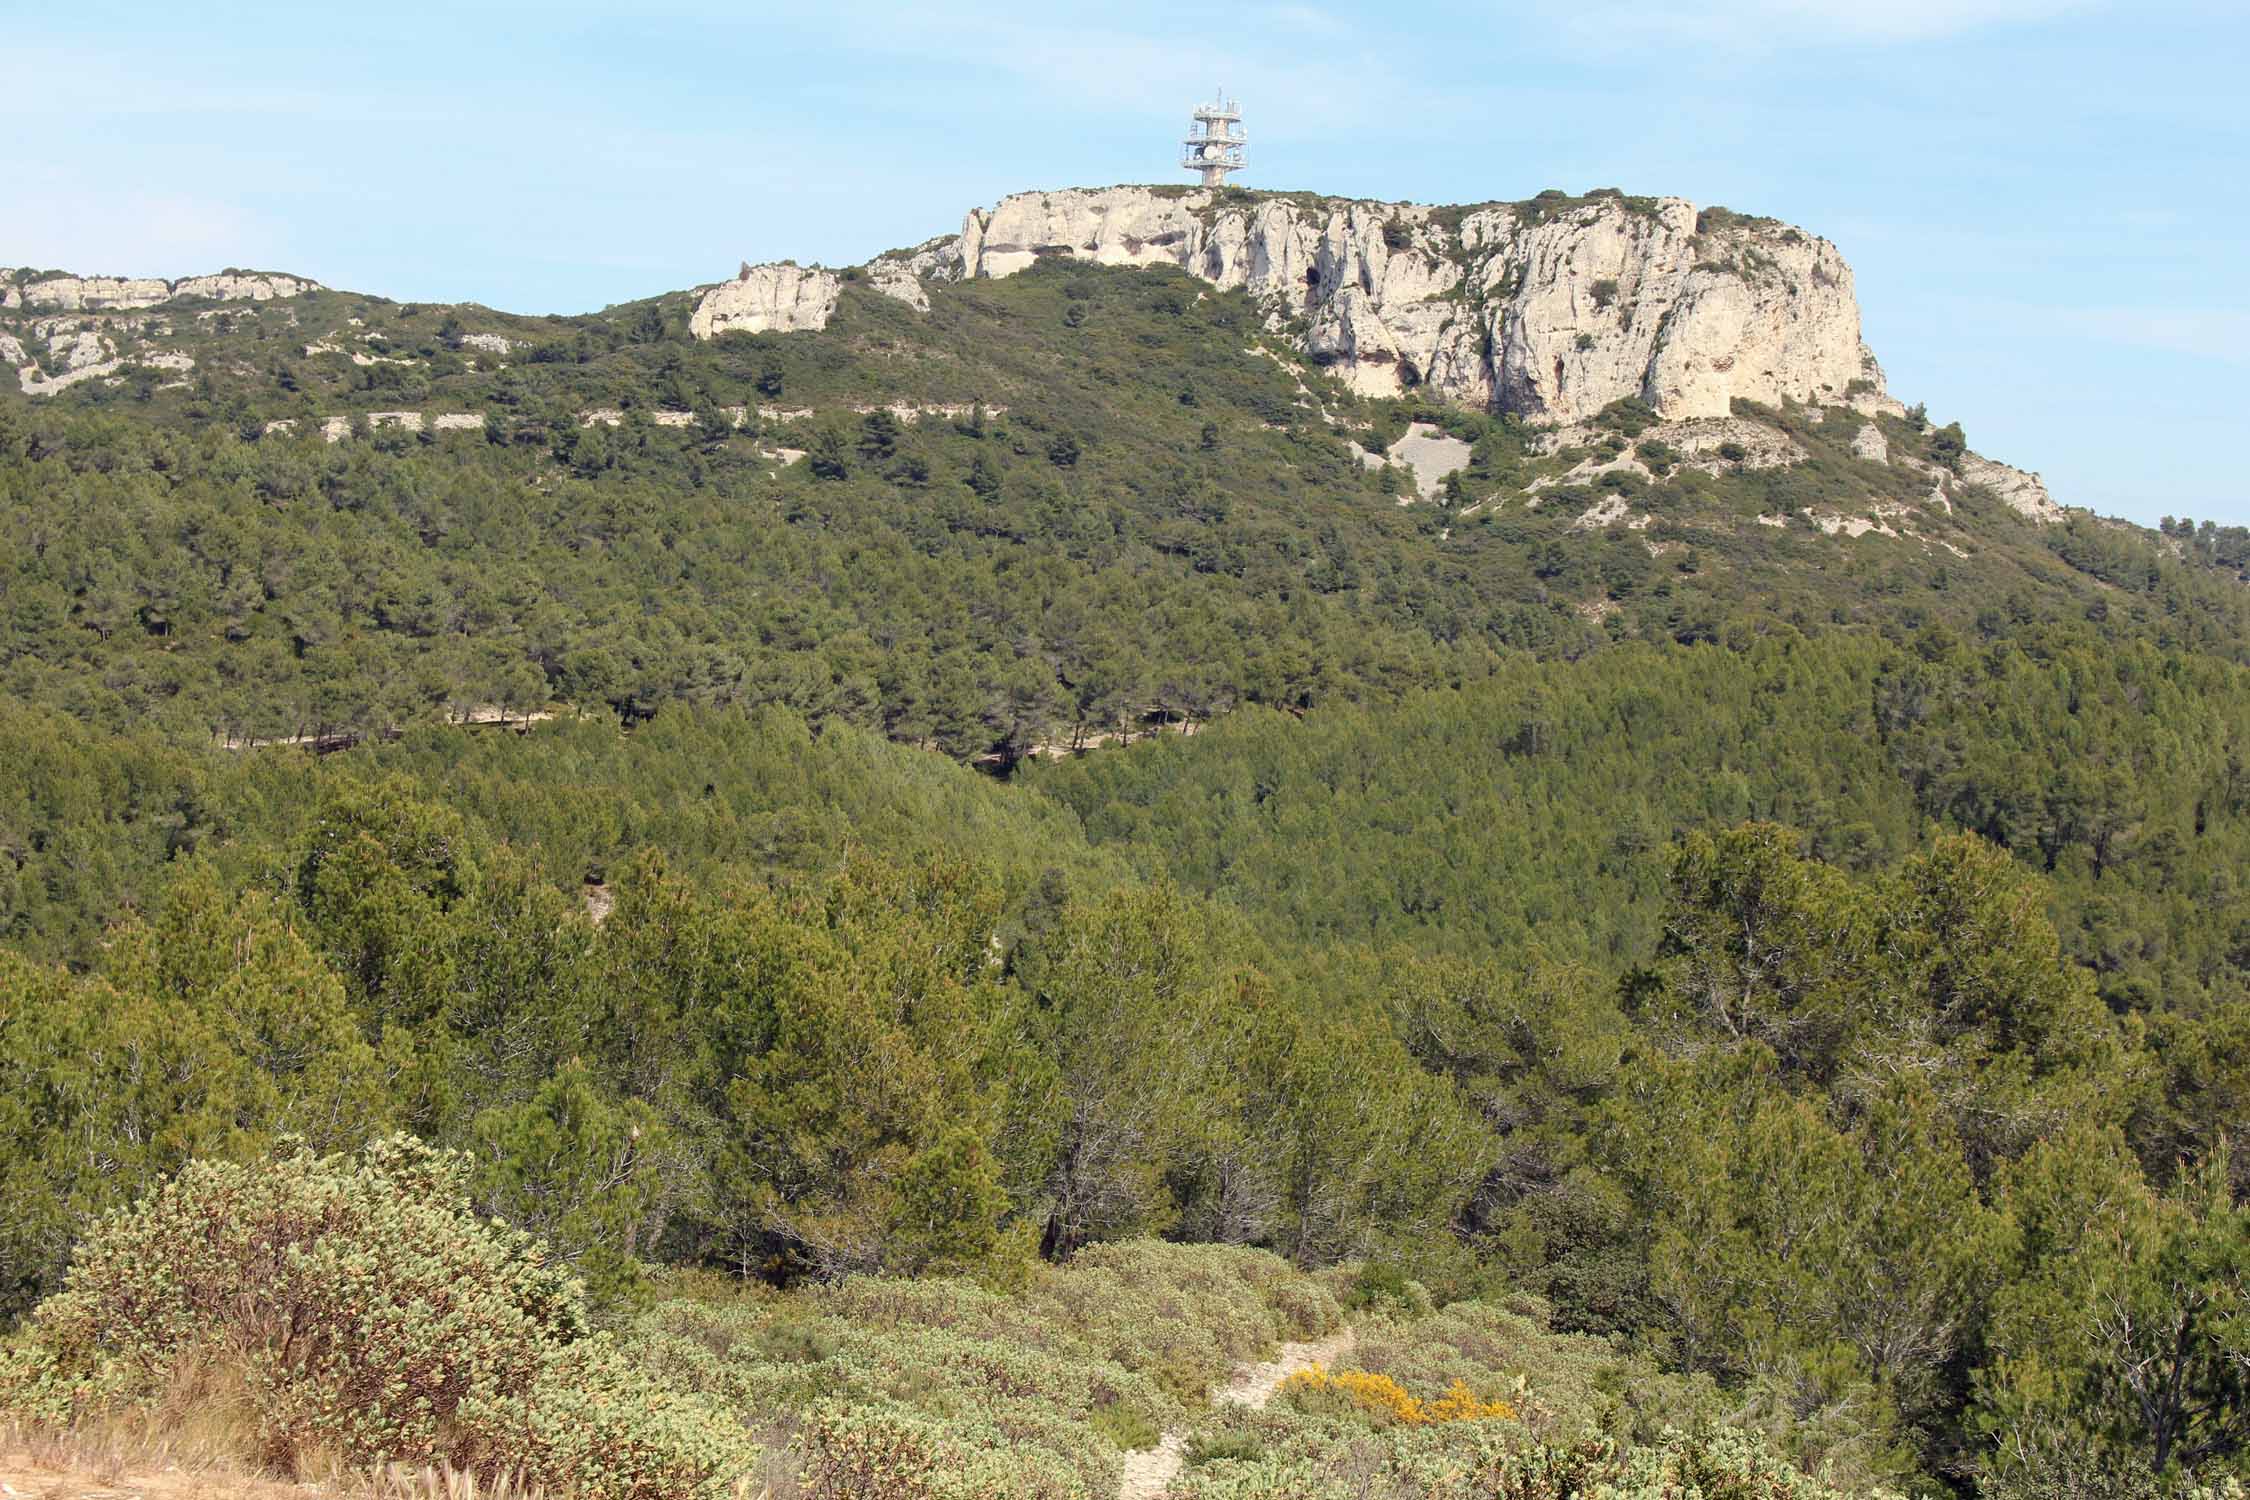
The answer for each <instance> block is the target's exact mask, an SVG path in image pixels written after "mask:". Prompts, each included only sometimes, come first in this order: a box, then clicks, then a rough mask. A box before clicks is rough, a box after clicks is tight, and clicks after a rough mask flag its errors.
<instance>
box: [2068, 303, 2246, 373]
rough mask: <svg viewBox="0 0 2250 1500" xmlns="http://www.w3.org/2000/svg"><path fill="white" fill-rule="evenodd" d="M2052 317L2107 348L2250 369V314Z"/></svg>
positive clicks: (2095, 312)
mask: <svg viewBox="0 0 2250 1500" xmlns="http://www.w3.org/2000/svg"><path fill="white" fill-rule="evenodd" d="M2052 316H2053V317H2054V319H2055V321H2056V322H2057V323H2059V324H2060V325H2061V326H2062V327H2064V328H2067V329H2071V330H2073V331H2076V332H2079V333H2082V334H2084V335H2085V336H2087V337H2088V338H2093V339H2099V340H2101V341H2103V342H2105V343H2112V344H2125V345H2129V346H2131V347H2133V348H2137V349H2157V350H2161V351H2163V352H2164V353H2167V354H2185V355H2190V356H2192V357H2194V358H2197V359H2208V360H2215V361H2217V362H2219V363H2221V364H2230V365H2250V312H2226V311H2213V310H2210V309H2197V308H2157V307H2092V308H2061V309H2054V310H2053V311H2052Z"/></svg>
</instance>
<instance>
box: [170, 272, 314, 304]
mask: <svg viewBox="0 0 2250 1500" xmlns="http://www.w3.org/2000/svg"><path fill="white" fill-rule="evenodd" d="M319 290H320V283H319V282H317V281H307V280H305V279H304V278H303V277H301V276H276V275H271V274H268V273H264V272H248V271H222V272H220V273H219V274H218V275H216V276H190V277H188V278H187V279H186V280H184V281H175V282H173V283H172V296H173V297H174V298H175V299H177V298H181V297H205V298H208V299H210V300H211V301H213V302H273V301H278V300H279V299H281V298H284V297H302V296H304V295H305V293H307V292H317V291H319Z"/></svg>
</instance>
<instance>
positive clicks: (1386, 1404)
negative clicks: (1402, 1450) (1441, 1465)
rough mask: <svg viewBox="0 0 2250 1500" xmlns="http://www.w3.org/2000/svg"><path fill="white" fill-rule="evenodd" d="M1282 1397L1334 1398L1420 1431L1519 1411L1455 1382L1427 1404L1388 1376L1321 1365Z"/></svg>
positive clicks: (1501, 1418)
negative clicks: (1435, 1424) (1427, 1426)
mask: <svg viewBox="0 0 2250 1500" xmlns="http://www.w3.org/2000/svg"><path fill="white" fill-rule="evenodd" d="M1280 1393H1281V1395H1282V1396H1283V1397H1284V1398H1295V1399H1297V1400H1298V1401H1300V1403H1301V1402H1302V1399H1303V1398H1304V1397H1307V1396H1318V1395H1320V1394H1323V1393H1334V1394H1336V1395H1338V1396H1341V1397H1343V1398H1344V1399H1345V1400H1346V1401H1348V1402H1350V1403H1351V1405H1353V1406H1354V1407H1356V1408H1358V1409H1359V1410H1360V1411H1362V1412H1365V1413H1366V1414H1367V1415H1369V1416H1371V1417H1374V1418H1375V1419H1377V1420H1378V1421H1379V1422H1382V1423H1386V1424H1387V1423H1392V1422H1397V1423H1401V1424H1404V1425H1405V1426H1408V1427H1419V1426H1422V1425H1424V1424H1426V1423H1431V1422H1496V1421H1497V1422H1512V1421H1514V1420H1515V1416H1516V1409H1515V1408H1514V1407H1513V1406H1510V1405H1509V1404H1508V1403H1507V1402H1505V1401H1487V1400H1485V1399H1484V1398H1483V1397H1481V1396H1479V1395H1478V1394H1477V1393H1476V1392H1474V1391H1472V1390H1470V1389H1469V1385H1468V1382H1467V1381H1464V1380H1458V1379H1457V1380H1455V1381H1454V1382H1453V1384H1451V1385H1450V1386H1448V1387H1446V1391H1445V1394H1444V1395H1442V1396H1439V1397H1437V1398H1436V1399H1435V1400H1431V1401H1424V1400H1422V1399H1420V1398H1419V1397H1417V1396H1414V1395H1412V1394H1410V1393H1409V1392H1408V1391H1407V1389H1406V1387H1405V1386H1402V1385H1400V1384H1399V1383H1398V1382H1397V1381H1396V1380H1393V1379H1392V1378H1391V1377H1390V1376H1388V1375H1383V1374H1378V1373H1376V1372H1375V1371H1372V1370H1337V1371H1334V1372H1333V1373H1331V1372H1330V1371H1329V1370H1328V1369H1326V1368H1325V1367H1323V1366H1321V1365H1314V1366H1313V1367H1312V1368H1311V1369H1309V1370H1299V1371H1298V1372H1297V1373H1296V1374H1294V1375H1292V1376H1290V1377H1289V1378H1288V1379H1287V1380H1285V1381H1283V1382H1282V1383H1281V1392H1280Z"/></svg>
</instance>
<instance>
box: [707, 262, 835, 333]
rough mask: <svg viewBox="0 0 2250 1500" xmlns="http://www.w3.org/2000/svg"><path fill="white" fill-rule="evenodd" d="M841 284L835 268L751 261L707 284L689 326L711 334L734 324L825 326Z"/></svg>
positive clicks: (760, 329)
mask: <svg viewBox="0 0 2250 1500" xmlns="http://www.w3.org/2000/svg"><path fill="white" fill-rule="evenodd" d="M843 285H844V284H843V280H842V278H840V277H838V276H837V275H836V273H835V272H833V271H823V270H819V269H817V268H808V267H805V266H791V265H773V266H752V267H750V269H749V270H748V271H747V272H746V273H745V274H743V275H742V276H739V277H737V278H736V279H735V280H733V281H724V282H721V283H719V285H717V286H714V287H709V288H706V289H705V290H704V293H703V295H702V296H701V297H700V298H698V299H697V301H696V304H695V311H694V313H693V314H691V315H690V316H689V318H688V332H690V333H692V334H694V335H695V336H696V337H697V338H699V339H710V338H717V337H718V336H719V335H720V334H722V333H731V332H734V331H736V330H740V331H741V332H743V333H796V332H799V331H805V330H816V329H821V328H826V327H827V326H828V320H829V318H830V317H831V316H833V315H834V313H835V311H836V298H837V296H838V295H839V294H840V293H841V292H842V291H843Z"/></svg>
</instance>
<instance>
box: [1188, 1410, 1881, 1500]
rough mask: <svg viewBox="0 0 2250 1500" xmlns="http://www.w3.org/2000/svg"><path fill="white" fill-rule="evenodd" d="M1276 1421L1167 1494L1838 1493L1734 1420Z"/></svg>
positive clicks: (1350, 1499)
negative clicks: (1605, 1425)
mask: <svg viewBox="0 0 2250 1500" xmlns="http://www.w3.org/2000/svg"><path fill="white" fill-rule="evenodd" d="M1275 1426H1276V1428H1277V1431H1276V1432H1275V1433H1274V1434H1273V1435H1271V1436H1268V1437H1267V1438H1265V1440H1264V1444H1263V1446H1264V1452H1263V1454H1262V1455H1261V1456H1258V1457H1253V1458H1246V1459H1234V1458H1221V1459H1215V1460H1213V1461H1212V1462H1209V1463H1206V1464H1202V1465H1199V1466H1197V1467H1195V1468H1192V1469H1190V1470H1189V1471H1188V1472H1187V1473H1186V1474H1185V1475H1183V1476H1182V1477H1181V1478H1180V1479H1179V1480H1177V1481H1175V1483H1174V1485H1173V1487H1172V1490H1171V1495H1172V1497H1173V1500H1492V1497H1495V1496H1504V1497H1506V1500H1691V1497H1692V1500H1843V1497H1842V1493H1841V1492H1840V1491H1837V1490H1833V1489H1830V1488H1829V1487H1827V1486H1826V1485H1823V1484H1821V1483H1820V1482H1818V1481H1816V1480H1813V1479H1809V1478H1807V1477H1806V1476H1805V1475H1803V1474H1801V1473H1799V1472H1798V1471H1797V1470H1796V1469H1794V1468H1792V1467H1790V1465H1789V1464H1788V1463H1787V1462H1785V1461H1784V1460H1782V1459H1781V1458H1779V1457H1777V1456H1776V1455H1774V1454H1773V1453H1772V1452H1771V1451H1770V1450H1768V1449H1766V1448H1765V1447H1764V1446H1763V1445H1762V1444H1760V1443H1759V1442H1758V1441H1757V1440H1756V1439H1754V1438H1751V1437H1748V1436H1745V1435H1744V1434H1741V1433H1736V1432H1716V1433H1712V1434H1708V1435H1695V1436H1687V1435H1682V1434H1679V1433H1669V1434H1666V1435H1665V1436H1664V1437H1663V1438H1662V1439H1661V1440H1659V1441H1658V1442H1656V1443H1654V1444H1651V1445H1648V1446H1645V1447H1638V1448H1624V1447H1621V1446H1620V1445H1619V1444H1617V1443H1616V1442H1615V1441H1614V1440H1612V1439H1610V1438H1606V1437H1601V1436H1597V1435H1588V1436H1585V1437H1582V1438H1578V1439H1574V1440H1568V1441H1562V1442H1554V1443H1540V1442H1526V1441H1524V1439H1523V1437H1522V1430H1521V1429H1520V1428H1512V1427H1511V1426H1510V1425H1509V1424H1502V1423H1480V1422H1464V1423H1451V1424H1442V1425H1439V1426H1432V1427H1394V1428H1389V1429H1385V1430H1383V1431H1380V1432H1370V1431H1367V1430H1366V1429H1364V1428H1360V1427H1356V1426H1354V1425H1352V1424H1348V1423H1337V1422H1326V1423H1315V1422H1311V1421H1305V1420H1300V1421H1298V1422H1296V1423H1294V1424H1289V1423H1287V1422H1286V1419H1284V1421H1283V1422H1281V1423H1277V1424H1275Z"/></svg>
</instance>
